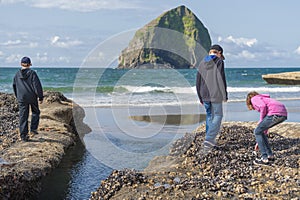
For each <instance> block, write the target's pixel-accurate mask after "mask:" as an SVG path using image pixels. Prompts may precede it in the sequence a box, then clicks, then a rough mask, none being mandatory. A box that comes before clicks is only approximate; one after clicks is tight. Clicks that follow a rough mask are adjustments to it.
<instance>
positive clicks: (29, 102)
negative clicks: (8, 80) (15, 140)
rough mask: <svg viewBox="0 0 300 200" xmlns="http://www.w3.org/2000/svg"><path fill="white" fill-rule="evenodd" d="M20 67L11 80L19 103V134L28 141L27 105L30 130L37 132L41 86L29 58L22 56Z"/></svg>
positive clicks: (41, 96) (41, 95) (41, 100)
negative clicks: (31, 67) (30, 113)
mask: <svg viewBox="0 0 300 200" xmlns="http://www.w3.org/2000/svg"><path fill="white" fill-rule="evenodd" d="M21 66H22V68H21V69H20V70H19V71H18V72H17V73H16V75H15V77H14V81H13V89H14V93H15V96H16V98H17V100H18V104H19V113H20V114H19V115H20V116H19V117H20V124H19V128H20V136H21V140H23V141H28V140H29V137H28V117H29V106H30V107H31V112H32V116H31V123H30V132H31V133H32V134H38V132H37V129H38V126H39V120H40V110H39V104H38V100H39V102H40V103H42V102H43V98H44V96H43V88H42V85H41V82H40V80H39V77H38V75H37V74H36V72H35V71H33V70H31V69H30V66H31V60H30V58H28V57H23V58H22V60H21Z"/></svg>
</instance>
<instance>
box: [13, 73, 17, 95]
mask: <svg viewBox="0 0 300 200" xmlns="http://www.w3.org/2000/svg"><path fill="white" fill-rule="evenodd" d="M13 90H14V93H15V96H16V98H17V86H16V77H14V80H13Z"/></svg>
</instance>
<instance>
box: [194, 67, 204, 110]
mask: <svg viewBox="0 0 300 200" xmlns="http://www.w3.org/2000/svg"><path fill="white" fill-rule="evenodd" d="M200 83H201V74H200V72H199V68H198V70H197V79H196V89H197V94H198V97H199V100H200V102H201V103H202V104H203V101H202V97H201V95H200Z"/></svg>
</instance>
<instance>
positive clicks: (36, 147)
mask: <svg viewBox="0 0 300 200" xmlns="http://www.w3.org/2000/svg"><path fill="white" fill-rule="evenodd" d="M40 110H41V119H40V126H39V130H38V132H39V134H38V135H34V136H33V135H30V140H29V142H22V141H20V138H19V134H18V124H19V115H18V104H17V102H16V99H15V97H14V95H12V94H4V93H0V111H1V112H0V118H1V124H0V199H35V198H36V197H37V195H38V193H39V192H40V189H41V183H40V180H41V178H42V177H43V176H46V175H47V174H48V173H49V172H50V171H51V170H52V169H53V168H55V167H56V166H57V165H58V164H59V163H60V161H61V159H62V157H63V155H64V154H65V150H66V149H67V148H68V147H70V146H71V145H74V144H75V143H76V142H77V141H78V142H80V141H79V140H78V135H80V134H84V132H85V133H87V132H88V131H90V129H89V128H88V127H87V126H86V124H84V123H83V121H80V119H83V118H84V112H83V109H82V108H80V107H79V106H78V105H76V104H75V103H74V102H72V101H71V100H69V99H67V98H66V97H64V96H63V95H62V94H61V93H58V92H51V91H46V92H45V99H44V103H43V104H41V105H40ZM73 113H74V115H75V116H76V118H75V117H73ZM75 121H76V123H75ZM75 124H76V126H77V125H78V126H79V128H78V127H75ZM78 130H80V132H79V131H78Z"/></svg>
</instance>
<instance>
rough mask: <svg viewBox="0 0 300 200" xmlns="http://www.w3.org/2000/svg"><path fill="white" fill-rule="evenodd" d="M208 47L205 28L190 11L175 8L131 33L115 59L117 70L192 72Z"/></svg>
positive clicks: (185, 8) (183, 7)
mask: <svg viewBox="0 0 300 200" xmlns="http://www.w3.org/2000/svg"><path fill="white" fill-rule="evenodd" d="M210 46H211V39H210V35H209V33H208V30H207V28H206V27H205V26H204V25H203V24H202V22H201V21H200V20H199V19H198V18H197V16H196V15H195V14H194V13H193V12H192V11H191V10H189V9H188V8H187V7H185V6H179V7H177V8H174V9H172V10H169V11H167V12H165V13H163V14H162V15H160V16H159V17H158V18H156V19H154V20H153V21H151V22H150V23H149V24H147V25H145V26H144V27H143V28H141V29H139V30H138V31H137V32H136V33H135V35H134V37H133V39H132V40H131V41H130V43H129V45H128V47H127V48H126V49H124V50H123V51H122V52H121V55H120V56H119V65H118V68H130V69H131V68H178V69H188V68H193V67H195V66H197V63H198V62H199V61H200V60H201V59H202V58H203V57H204V55H206V54H207V52H208V50H209V48H210Z"/></svg>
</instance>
